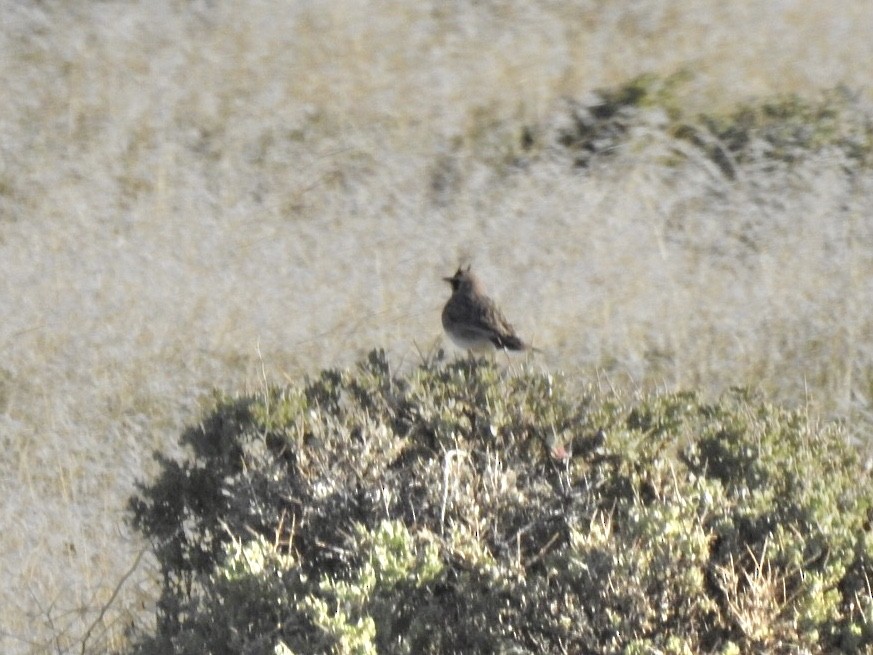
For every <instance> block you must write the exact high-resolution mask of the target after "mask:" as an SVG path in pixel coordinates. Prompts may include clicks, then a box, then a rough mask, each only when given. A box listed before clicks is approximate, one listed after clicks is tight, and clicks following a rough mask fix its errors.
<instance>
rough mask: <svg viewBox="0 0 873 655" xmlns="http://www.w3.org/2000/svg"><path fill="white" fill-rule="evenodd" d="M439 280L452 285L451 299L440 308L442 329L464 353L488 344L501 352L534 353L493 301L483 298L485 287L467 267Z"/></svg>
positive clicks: (486, 346)
mask: <svg viewBox="0 0 873 655" xmlns="http://www.w3.org/2000/svg"><path fill="white" fill-rule="evenodd" d="M443 280H445V281H446V282H448V283H449V284H450V285H452V297H451V298H449V301H448V302H447V303H446V306H445V307H443V328H444V329H445V331H446V334H448V335H449V337H451V339H452V341H453V342H454V343H455V345H457V346H459V347H461V348H465V349H467V350H481V349H483V348H488V347H490V346H492V345H493V346H494V347H495V348H502V349H505V350H529V349H530V350H535V349H533V348H531V347H530V346H529V345H528V344H526V343H525V342H524V341H522V340H521V339H520V338H519V337H518V335H517V334H516V333H515V328H513V327H512V325H511V324H510V323H509V321H507V320H506V317H505V316H503V313H502V312H501V311H500V309H498V307H497V305H495V304H494V301H493V300H491V298H489V297H488V296H487V295H485V288H484V287H483V286H482V283H481V282H480V281H479V278H478V277H476V276H475V275H473V273H472V272H471V271H470V266H469V265H468V266H466V267H460V268H458V270H457V272H456V273H455V274H454V275H453V276H452V277H444V278H443Z"/></svg>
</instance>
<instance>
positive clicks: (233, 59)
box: [0, 0, 873, 653]
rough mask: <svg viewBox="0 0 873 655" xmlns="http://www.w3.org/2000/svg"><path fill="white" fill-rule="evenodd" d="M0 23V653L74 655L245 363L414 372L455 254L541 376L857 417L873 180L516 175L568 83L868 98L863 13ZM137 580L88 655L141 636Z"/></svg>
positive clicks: (554, 161) (141, 15)
mask: <svg viewBox="0 0 873 655" xmlns="http://www.w3.org/2000/svg"><path fill="white" fill-rule="evenodd" d="M2 11H3V15H4V22H3V25H2V27H0V53H2V55H3V56H2V57H0V85H2V90H3V93H2V97H3V111H2V115H0V153H2V157H0V272H2V276H0V315H2V316H3V320H2V322H0V353H2V358H0V403H2V404H0V439H2V444H3V447H4V450H5V451H6V456H5V457H4V458H3V460H2V464H0V475H2V478H0V484H2V490H3V497H4V502H3V505H2V513H0V521H2V524H3V526H4V529H3V531H2V538H0V539H2V540H0V552H2V553H3V555H2V558H0V566H2V569H0V571H2V574H3V580H4V581H5V584H4V585H3V588H2V589H0V606H2V608H3V611H2V612H0V617H2V618H0V622H2V623H0V650H2V651H3V652H5V653H14V652H45V651H47V650H52V651H55V652H68V651H72V650H75V651H78V650H79V649H80V646H79V644H80V643H81V641H82V638H83V636H84V635H85V634H86V631H87V629H88V627H89V626H91V625H92V624H93V622H94V621H95V619H97V618H98V616H99V610H100V608H101V606H102V605H103V604H104V603H106V602H107V601H108V600H109V599H110V598H111V597H112V594H113V592H114V590H115V588H116V585H117V583H118V581H119V580H120V579H121V577H122V575H123V574H124V573H125V571H126V570H127V567H128V566H129V565H130V563H131V562H133V561H134V560H135V558H136V555H137V553H138V552H139V549H140V547H141V544H139V543H137V541H136V539H135V538H134V537H133V536H131V535H130V534H129V533H128V531H127V529H126V528H125V527H124V524H123V506H124V503H125V500H126V498H127V496H128V495H129V494H130V493H131V491H132V489H133V482H134V480H136V479H137V478H141V477H142V476H144V475H147V474H148V472H149V471H150V470H151V469H150V466H151V464H150V453H151V451H152V450H153V449H155V448H160V449H162V450H164V451H166V452H170V453H173V452H175V445H174V444H175V439H176V437H177V435H178V434H179V432H180V431H181V429H182V428H183V426H184V425H185V424H186V423H187V422H190V421H193V420H195V419H196V416H197V412H198V403H199V402H200V401H201V399H202V398H203V397H204V396H205V395H208V392H209V389H210V388H211V387H213V386H218V387H221V388H225V389H237V388H240V387H242V386H245V385H247V384H255V383H256V381H257V380H258V379H259V376H260V365H261V364H260V361H259V359H258V356H257V353H258V350H260V352H261V353H263V361H264V365H265V366H266V368H267V374H268V375H269V376H270V377H271V378H273V379H281V378H282V377H283V376H291V377H297V376H300V375H302V374H304V373H306V372H308V371H313V370H315V369H317V368H318V367H322V366H332V365H343V364H347V363H349V362H351V361H353V360H354V358H355V357H356V356H357V355H358V354H359V353H361V352H362V351H364V350H366V349H368V348H370V347H373V346H380V345H381V346H385V347H387V348H388V349H389V350H390V352H391V353H392V356H394V357H396V358H397V360H399V361H405V362H411V361H414V360H416V358H417V357H418V355H417V349H419V348H421V349H424V350H427V349H429V348H432V347H434V346H435V344H437V343H439V341H438V340H439V339H441V328H440V325H439V319H438V316H439V308H440V306H441V305H442V303H443V302H444V300H445V297H446V292H447V289H445V288H444V286H443V284H442V282H441V281H440V277H441V276H442V275H445V274H447V273H448V272H451V270H453V268H454V267H455V266H456V265H457V264H458V260H459V259H462V258H470V259H472V261H473V264H474V266H476V268H477V269H478V270H479V272H480V273H481V275H482V277H483V278H484V279H485V281H486V283H488V284H489V286H490V290H491V292H492V294H493V295H495V296H496V298H497V299H498V300H499V302H500V303H501V304H502V306H503V307H504V309H505V310H506V313H507V315H509V316H510V317H512V318H513V320H514V322H515V323H516V327H517V328H518V329H519V331H520V332H521V333H522V334H525V335H530V336H531V337H532V338H533V340H534V343H535V345H536V346H537V347H540V348H542V349H543V350H544V351H545V353H546V354H545V355H544V357H543V360H542V361H543V365H544V366H549V367H553V368H562V369H569V370H580V371H592V370H594V368H596V367H600V368H601V370H604V371H606V373H607V374H609V375H615V376H618V375H627V376H629V377H631V378H632V379H634V380H637V381H640V382H643V381H649V382H655V383H663V384H669V385H673V384H682V385H702V386H704V387H705V388H707V389H718V388H720V387H722V386H725V385H728V384H733V383H752V384H758V385H760V386H761V387H762V388H764V389H765V390H766V391H768V392H769V393H772V394H773V396H774V397H776V398H778V399H782V400H788V401H789V402H792V401H794V402H801V401H803V400H804V398H805V397H806V396H810V397H812V399H813V400H815V401H816V402H819V403H821V404H822V406H823V407H825V408H826V409H828V410H835V411H838V412H844V413H848V412H849V411H850V410H851V409H852V408H853V403H854V404H855V405H854V406H856V407H857V408H858V409H859V410H866V405H865V404H864V402H865V401H864V396H863V394H868V393H869V391H870V382H871V381H870V377H869V375H870V374H869V370H870V368H869V363H870V361H871V359H873V353H871V349H870V345H869V342H868V339H869V334H870V327H871V311H873V310H871V305H873V303H871V302H870V301H871V288H870V282H869V280H870V278H871V272H873V271H871V261H870V254H869V253H870V252H871V251H870V241H869V237H870V219H871V205H870V200H869V199H870V198H871V197H873V195H871V191H873V189H871V180H870V179H869V174H865V175H867V177H865V178H862V179H857V180H856V181H855V187H854V188H853V189H848V190H847V189H846V188H845V185H846V184H847V183H846V179H845V178H844V177H843V176H841V175H840V173H839V168H838V167H837V166H832V167H830V168H829V167H828V165H827V161H823V160H822V159H816V160H814V161H813V162H812V163H811V164H810V168H811V170H801V171H800V172H799V173H798V174H797V175H796V176H795V180H796V185H795V186H794V187H791V188H786V187H785V186H777V185H775V184H774V185H770V186H769V187H768V185H767V183H766V179H764V180H763V181H762V180H757V179H756V180H751V181H741V182H740V183H739V184H738V185H736V186H729V185H727V184H725V183H723V182H719V181H718V180H713V178H712V176H711V175H708V174H707V173H706V171H705V169H704V167H703V165H702V164H701V166H700V167H699V170H698V169H695V167H694V166H692V165H688V166H686V167H685V168H684V169H683V170H682V171H680V173H677V172H676V171H675V170H665V169H664V167H662V166H659V165H658V164H657V157H656V156H654V155H652V154H651V153H645V152H643V153H634V152H623V153H620V156H619V157H618V158H617V159H616V160H615V161H614V162H613V163H612V164H610V165H606V166H603V167H600V168H597V169H596V170H593V171H589V172H587V173H586V172H581V171H576V170H572V169H571V167H570V166H569V164H568V162H566V161H563V160H561V159H560V157H550V156H548V153H547V152H544V153H543V154H544V156H543V157H542V159H541V160H540V161H539V162H538V163H537V164H536V165H534V166H532V167H531V168H529V169H527V170H524V171H518V170H511V169H507V167H506V166H505V162H506V161H507V159H508V158H509V157H510V156H511V154H512V152H513V149H514V148H517V139H518V135H519V133H520V130H521V128H522V127H523V126H525V125H544V126H548V125H549V124H550V123H551V122H552V121H553V120H556V119H557V117H558V116H559V115H560V114H561V112H562V106H563V105H562V101H561V99H562V97H565V96H568V97H578V96H580V95H581V94H583V93H585V92H588V91H590V90H592V89H594V88H597V87H603V86H610V85H617V84H622V83H625V82H626V81H627V80H628V79H629V78H631V77H633V76H635V75H637V74H639V73H643V72H654V73H660V74H671V73H674V72H675V71H677V70H679V69H682V68H685V69H688V70H689V71H691V72H692V73H693V77H692V79H691V80H690V82H689V83H688V84H686V85H685V86H684V87H682V89H681V90H680V98H679V99H680V101H681V102H682V103H684V104H685V105H686V106H688V107H690V108H694V109H706V110H712V109H714V108H723V107H729V106H731V105H733V104H734V103H735V102H736V101H738V100H742V99H746V98H748V97H750V96H753V95H761V94H764V95H766V94H771V93H774V92H802V93H815V91H816V90H817V89H819V88H823V87H829V86H832V85H833V84H835V83H838V82H843V83H846V84H847V85H849V86H850V87H851V88H854V89H858V90H860V91H861V92H862V93H866V94H867V95H868V97H869V94H870V90H871V78H870V69H869V62H870V61H873V39H870V38H869V37H870V34H873V12H871V11H869V9H868V8H867V7H866V4H865V3H859V2H855V1H849V0H844V1H841V2H835V3H829V4H822V3H816V2H811V1H808V2H800V3H781V2H775V3H774V2H765V1H763V0H761V1H757V2H751V1H750V2H739V3H725V2H717V1H715V0H711V1H710V0H707V1H704V2H683V3H678V4H677V3H659V2H637V1H636V0H627V1H620V2H582V1H580V2H542V3H535V4H525V3H508V2H496V1H495V2H481V3H464V2H454V3H443V2H434V3H408V2H400V1H392V2H383V3H379V4H378V5H374V4H373V3H368V2H362V1H361V2H356V1H354V0H337V1H335V2H322V3H305V2H294V3H280V2H268V1H266V0H264V1H260V2H259V1H256V0H251V1H247V2H243V3H206V2H186V3H179V2H171V1H169V0H164V1H160V0H159V1H156V2H140V3H129V2H100V3H55V4H52V3H17V2H5V3H3V6H2ZM540 147H544V148H545V149H546V150H548V147H550V146H548V145H547V146H540ZM718 184H725V186H724V188H723V192H724V196H723V198H722V200H721V201H720V202H716V201H714V200H713V198H712V196H711V195H707V194H706V193H704V192H703V190H705V189H707V188H711V187H712V186H713V185H718ZM726 223H727V224H734V225H746V226H748V229H749V230H750V231H751V230H755V231H756V232H755V239H756V241H757V244H758V246H759V247H758V248H757V249H754V250H744V249H743V248H742V247H741V245H738V244H739V243H740V242H739V239H737V240H734V241H731V240H729V239H728V240H727V241H725V231H724V225H725V224H726ZM677 226H678V227H677ZM677 239H678V240H677ZM865 375H866V376H867V379H866V381H865V380H864V376H865ZM151 575H152V571H150V570H149V567H148V565H147V564H146V565H143V566H141V567H140V568H139V569H138V571H137V572H136V573H135V574H134V575H133V576H132V577H131V578H130V580H127V581H126V583H125V586H124V588H123V589H122V590H121V593H120V595H119V597H118V598H117V599H115V600H114V602H113V607H112V608H111V609H110V611H109V612H108V613H107V614H106V616H105V617H104V618H103V620H101V622H100V625H99V626H98V627H97V628H96V629H94V630H93V631H92V632H91V633H90V635H89V639H88V644H86V645H87V646H88V647H89V648H91V649H93V650H95V651H98V652H99V651H101V650H105V649H106V648H107V647H108V646H111V645H112V644H117V643H119V642H118V641H117V640H118V638H119V635H120V634H121V631H122V628H123V627H124V625H125V624H126V622H127V621H128V620H129V617H131V616H134V617H138V618H137V620H139V621H143V620H147V619H146V618H143V617H144V616H147V611H148V608H149V601H148V600H147V599H148V598H149V594H150V593H151V592H152V591H153V590H152V589H151V587H150V585H149V579H150V577H151ZM143 608H145V609H146V614H143V612H142V609H143ZM104 624H105V626H108V629H104Z"/></svg>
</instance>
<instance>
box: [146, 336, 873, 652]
mask: <svg viewBox="0 0 873 655" xmlns="http://www.w3.org/2000/svg"><path fill="white" fill-rule="evenodd" d="M183 441H184V443H185V444H186V445H187V446H188V447H189V448H190V450H191V454H190V457H189V458H188V459H187V460H186V461H184V462H181V463H179V462H174V461H170V460H168V459H166V458H163V457H162V456H160V455H159V456H158V457H159V459H160V462H161V464H162V466H163V472H162V473H161V474H160V476H159V477H158V478H157V479H156V480H154V481H153V482H151V483H146V484H143V485H141V487H140V489H139V493H138V495H137V496H136V497H135V498H133V499H132V500H131V516H132V521H133V524H134V525H135V526H136V527H137V528H138V529H139V530H141V531H142V532H143V533H144V534H145V535H146V536H147V537H148V538H150V539H151V540H152V541H153V543H154V545H155V546H154V547H155V553H156V555H157V559H158V561H159V562H160V565H161V570H162V574H163V587H162V595H161V598H160V601H159V604H158V616H157V624H156V628H155V629H154V631H152V632H150V633H143V634H140V635H138V636H137V637H136V638H135V640H134V645H133V647H132V649H131V650H132V652H135V653H142V654H151V653H166V652H175V653H202V652H210V653H285V654H288V653H314V652H335V653H471V652H476V653H568V652H569V653H619V652H621V653H703V652H705V653H710V652H720V653H740V652H769V653H795V652H810V653H824V652H835V651H843V652H857V651H858V650H860V649H862V648H867V649H869V648H873V601H871V591H870V580H871V578H873V562H871V558H873V536H871V531H870V525H869V518H870V513H871V507H873V503H871V500H873V495H871V492H870V490H869V476H868V475H867V473H866V472H865V471H864V470H863V468H862V466H861V465H860V463H859V460H858V457H857V455H856V453H855V452H854V450H853V449H852V447H850V446H849V445H847V441H846V438H845V433H844V431H843V429H842V428H841V426H839V425H834V424H820V423H818V422H816V421H814V420H812V419H810V418H809V417H808V416H807V415H806V414H805V413H804V412H803V411H789V410H786V409H782V408H778V407H773V406H771V405H768V404H767V403H765V402H762V401H761V400H760V399H757V398H755V397H752V396H750V395H749V394H748V393H746V392H743V391H734V392H731V393H729V394H727V395H726V396H724V397H723V398H721V399H719V400H718V401H717V402H705V401H704V400H703V399H701V398H700V397H698V396H697V395H696V394H694V393H670V394H657V395H649V396H643V397H639V398H624V397H622V396H621V395H619V394H617V393H603V392H600V391H598V390H596V389H593V388H584V389H582V390H575V391H572V390H571V389H570V385H568V383H567V381H566V380H565V379H563V378H562V377H560V376H555V375H550V374H546V373H542V372H536V371H534V370H532V369H527V368H524V369H523V370H521V371H519V372H507V371H505V370H502V369H501V368H500V367H499V366H498V365H496V364H495V363H493V362H489V361H486V360H471V359H460V360H457V361H451V362H446V361H443V360H442V359H441V358H440V359H438V360H437V361H434V362H428V363H426V364H423V365H422V366H420V367H419V368H417V369H416V370H413V371H411V372H409V373H408V374H405V375H401V374H397V373H394V372H392V371H391V367H390V365H389V362H388V361H387V360H386V358H385V356H384V354H383V353H382V352H380V351H374V352H372V353H370V355H369V356H368V357H367V358H366V359H365V360H364V361H362V362H361V363H360V364H359V365H358V367H357V368H356V369H355V370H328V371H324V372H322V373H321V374H320V375H319V376H318V377H317V378H315V379H313V380H309V381H308V382H306V383H304V384H300V385H295V386H289V387H282V388H280V387H272V388H270V389H268V390H266V391H265V392H264V393H263V394H258V395H252V396H245V397H238V398H227V397H218V398H217V399H216V401H215V406H214V408H213V409H212V411H211V413H210V414H209V415H208V416H207V417H206V418H205V419H204V421H203V422H202V423H201V424H200V425H198V426H195V427H192V428H191V429H189V430H187V431H186V432H185V434H184V435H183Z"/></svg>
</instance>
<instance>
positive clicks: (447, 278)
mask: <svg viewBox="0 0 873 655" xmlns="http://www.w3.org/2000/svg"><path fill="white" fill-rule="evenodd" d="M454 279H455V278H453V277H444V278H443V282H448V283H449V284H451V283H452V281H453V280H454Z"/></svg>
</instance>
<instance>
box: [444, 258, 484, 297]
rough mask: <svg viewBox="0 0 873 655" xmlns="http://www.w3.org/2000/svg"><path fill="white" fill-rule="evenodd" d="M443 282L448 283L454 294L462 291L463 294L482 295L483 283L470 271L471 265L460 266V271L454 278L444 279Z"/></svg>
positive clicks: (456, 272)
mask: <svg viewBox="0 0 873 655" xmlns="http://www.w3.org/2000/svg"><path fill="white" fill-rule="evenodd" d="M443 280H444V281H445V282H448V283H449V285H451V287H452V293H457V292H458V291H461V292H462V293H482V292H483V290H482V283H481V282H479V278H477V277H476V276H475V275H473V272H472V271H471V270H470V265H469V264H467V265H466V266H459V267H458V270H457V271H455V274H454V275H453V276H452V277H444V278H443Z"/></svg>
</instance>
